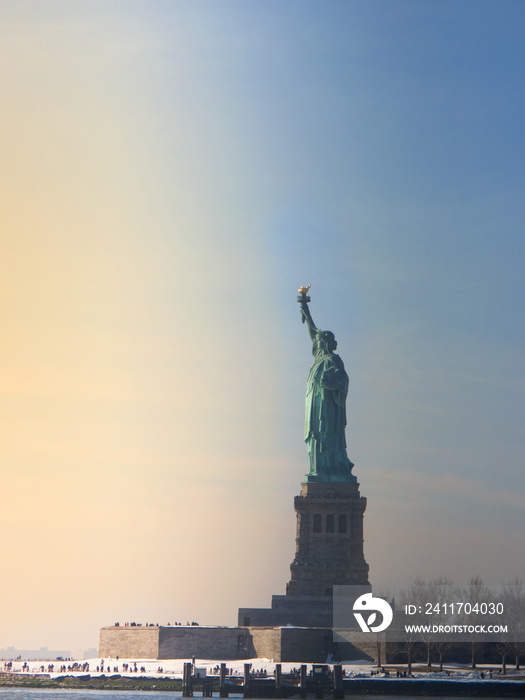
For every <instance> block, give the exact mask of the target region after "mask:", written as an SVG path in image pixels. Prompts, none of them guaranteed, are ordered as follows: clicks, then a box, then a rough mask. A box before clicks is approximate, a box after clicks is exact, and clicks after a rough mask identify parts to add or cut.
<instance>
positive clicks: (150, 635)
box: [98, 627, 161, 659]
mask: <svg viewBox="0 0 525 700" xmlns="http://www.w3.org/2000/svg"><path fill="white" fill-rule="evenodd" d="M160 629H161V628H160V627H103V628H102V629H101V630H100V643H99V652H98V653H99V656H100V657H101V658H106V657H108V656H112V657H113V658H114V657H116V656H120V657H121V658H123V659H158V658H159V632H160Z"/></svg>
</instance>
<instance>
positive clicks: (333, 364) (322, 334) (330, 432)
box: [297, 285, 357, 482]
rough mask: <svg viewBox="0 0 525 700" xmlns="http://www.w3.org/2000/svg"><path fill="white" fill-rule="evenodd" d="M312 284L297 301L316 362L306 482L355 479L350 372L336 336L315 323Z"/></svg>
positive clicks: (309, 391)
mask: <svg viewBox="0 0 525 700" xmlns="http://www.w3.org/2000/svg"><path fill="white" fill-rule="evenodd" d="M310 286H311V285H308V287H300V289H299V296H298V297H297V301H298V302H299V304H300V305H301V316H302V319H303V323H304V322H305V321H306V323H307V325H308V332H309V333H310V338H311V339H312V354H313V356H314V363H313V365H312V367H311V369H310V374H309V375H308V383H307V385H306V418H305V432H304V439H305V442H306V444H307V445H308V455H309V457H310V473H309V474H307V475H306V477H305V482H316V481H346V482H356V481H357V479H356V477H355V476H354V475H353V474H352V467H353V466H354V465H353V464H352V462H351V461H350V460H349V459H348V456H347V454H346V439H345V427H346V395H347V393H348V375H347V373H346V371H345V367H344V364H343V361H342V360H341V358H340V357H339V355H336V354H335V352H334V350H335V349H336V348H337V342H336V340H335V336H334V334H333V333H332V332H331V331H321V330H319V329H318V328H317V326H316V325H315V323H314V322H313V319H312V316H311V314H310V309H309V308H308V303H309V301H310V297H309V296H307V294H308V291H309V289H310Z"/></svg>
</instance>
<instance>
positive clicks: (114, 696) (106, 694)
mask: <svg viewBox="0 0 525 700" xmlns="http://www.w3.org/2000/svg"><path fill="white" fill-rule="evenodd" d="M54 697H56V698H57V700H137V699H138V698H143V697H147V698H151V699H152V700H153V698H154V699H155V700H178V698H181V697H182V693H180V692H170V693H167V692H160V691H159V692H156V691H154V690H153V691H149V692H145V691H143V690H136V691H125V690H123V691H114V690H62V689H53V688H50V689H48V690H43V689H40V688H30V689H26V688H0V700H11V699H12V700H51V698H54ZM214 697H215V698H216V697H217V696H214ZM230 697H231V698H232V700H233V699H236V700H238V699H239V698H242V695H230ZM348 697H349V696H348ZM353 697H354V698H356V700H357V698H362V700H465V697H466V696H463V697H462V698H459V697H455V698H454V697H453V698H450V697H447V698H443V699H442V698H441V696H434V698H431V697H428V696H427V697H423V696H420V695H411V696H410V697H405V696H402V695H366V696H365V695H361V696H358V695H354V696H353ZM198 698H200V695H195V696H194V700H197V699H198ZM259 700H262V699H259ZM293 700H295V699H293ZM349 700H350V697H349ZM483 700H501V698H497V697H492V698H484V699H483Z"/></svg>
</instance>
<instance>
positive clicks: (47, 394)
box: [0, 0, 525, 650]
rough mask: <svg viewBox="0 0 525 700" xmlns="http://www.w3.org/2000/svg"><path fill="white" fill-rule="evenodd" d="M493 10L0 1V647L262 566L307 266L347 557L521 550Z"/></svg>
mask: <svg viewBox="0 0 525 700" xmlns="http://www.w3.org/2000/svg"><path fill="white" fill-rule="evenodd" d="M524 29H525V6H524V4H523V3H522V2H520V1H519V0H505V2H503V3H502V2H501V1H500V0H461V1H460V2H458V1H457V0H439V1H434V0H423V1H422V0H366V1H365V0H345V1H343V0H328V1H327V2H320V1H319V0H316V1H313V0H287V2H285V3H283V2H281V1H280V0H254V1H253V2H242V1H241V0H221V1H220V2H215V1H212V0H206V1H203V0H191V2H190V1H189V0H186V1H183V0H170V1H168V0H149V1H148V2H147V3H146V2H139V1H137V0H127V1H126V2H123V1H120V0H67V1H66V0H63V1H61V0H27V2H23V3H20V2H18V1H17V0H0V94H1V95H2V110H1V113H0V178H1V183H0V242H1V255H0V292H1V293H0V322H1V327H2V334H1V340H0V414H1V421H0V425H1V429H0V552H1V562H2V564H1V565H2V572H3V575H2V576H1V577H0V600H2V606H1V607H2V611H1V613H0V648H6V647H7V646H15V647H17V648H19V649H34V648H40V647H43V646H47V647H48V648H50V649H69V650H75V649H88V648H93V647H97V646H98V632H99V628H100V627H102V626H105V625H111V624H113V623H114V622H116V621H120V622H121V623H124V622H126V621H128V622H131V621H136V622H143V623H146V622H153V623H160V624H166V623H167V622H172V623H173V622H174V621H182V622H183V623H185V622H186V621H197V622H200V623H201V624H222V625H234V624H236V620H237V608H238V607H257V606H260V607H267V606H269V605H270V601H271V596H272V594H283V593H284V591H285V585H286V582H287V581H288V580H289V577H290V572H289V565H290V563H291V561H292V560H293V557H294V551H295V542H294V538H295V514H294V510H293V498H294V496H295V495H297V494H298V493H299V489H300V484H301V480H302V478H303V476H304V474H305V473H306V472H307V471H308V458H307V452H306V447H305V445H304V442H303V428H304V394H305V387H306V378H307V376H308V370H309V367H310V364H311V345H310V341H309V339H308V335H307V331H306V328H305V326H303V325H302V324H301V321H300V314H299V308H298V305H297V302H296V298H297V289H298V287H299V286H301V285H303V284H310V283H311V285H312V288H311V292H310V295H311V299H312V301H311V305H310V308H311V312H312V316H313V318H314V320H315V322H316V324H317V325H318V326H319V327H320V328H323V329H329V330H331V331H333V332H334V333H335V335H336V338H337V340H338V352H339V354H340V356H341V357H342V359H343V361H344V363H345V367H346V370H347V372H348V375H349V377H350V388H349V394H348V400H347V414H348V427H347V442H348V453H349V457H350V459H351V460H352V462H354V463H355V467H354V473H355V474H356V476H357V478H358V481H359V483H360V485H361V486H360V489H361V494H362V495H364V496H366V497H367V499H368V506H367V511H366V513H365V520H364V534H365V557H366V559H367V561H368V563H369V565H370V580H371V582H372V585H373V586H374V587H379V588H381V587H391V586H402V585H406V584H410V583H411V582H412V581H413V580H414V579H415V578H416V577H420V578H422V579H425V580H427V579H430V578H434V577H437V576H447V577H449V578H450V579H452V580H454V581H455V582H456V583H458V584H464V583H466V582H467V581H468V579H469V578H471V577H472V576H476V575H479V576H481V577H482V579H483V580H484V581H485V582H486V583H487V584H494V585H496V584H500V583H504V582H508V581H510V580H511V579H512V578H514V577H516V576H519V577H522V578H525V557H524V556H523V555H524V544H525V518H524V506H525V473H524V469H523V455H524V454H525V431H524V430H523V417H524V408H525V353H524V349H525V320H524V314H523V297H524V275H523V267H524V264H525V237H524V235H523V220H524V213H525V211H524V210H525V197H524V196H523V190H524V184H525V166H524V163H525V158H524V155H525V154H524V132H523V123H524V122H525V114H524V112H525V96H524V95H525V92H524V90H523V74H524V68H525V65H524V63H525V46H524V44H523V31H524Z"/></svg>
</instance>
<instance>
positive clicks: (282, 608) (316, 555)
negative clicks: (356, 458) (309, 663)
mask: <svg viewBox="0 0 525 700" xmlns="http://www.w3.org/2000/svg"><path fill="white" fill-rule="evenodd" d="M365 508H366V498H363V497H362V496H361V495H360V493H359V484H358V483H357V481H355V482H354V481H347V482H341V481H339V482H336V481H334V482H330V481H317V482H310V481H308V482H305V483H303V484H302V485H301V493H300V495H299V496H296V497H295V511H296V513H297V536H296V540H295V542H296V551H295V558H294V560H293V562H292V564H291V566H290V570H291V579H290V581H289V583H288V584H287V586H286V595H274V596H273V597H272V607H271V608H241V609H240V610H239V625H246V626H264V625H295V626H303V627H331V626H332V616H333V606H332V603H333V601H332V594H333V587H334V586H335V585H339V586H344V585H351V586H362V587H363V593H365V592H367V591H370V590H371V587H370V584H369V582H368V564H367V563H366V561H365V557H364V554H363V514H364V512H365Z"/></svg>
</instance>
